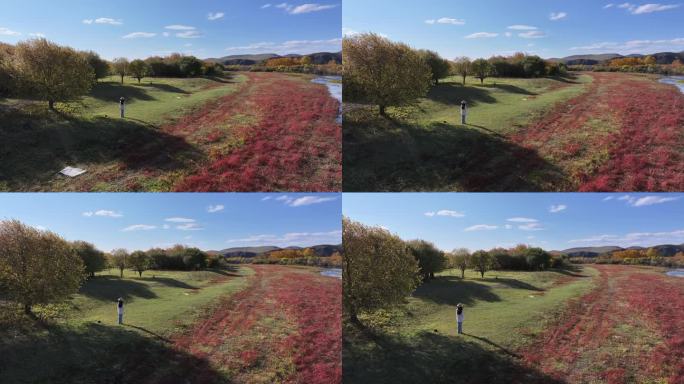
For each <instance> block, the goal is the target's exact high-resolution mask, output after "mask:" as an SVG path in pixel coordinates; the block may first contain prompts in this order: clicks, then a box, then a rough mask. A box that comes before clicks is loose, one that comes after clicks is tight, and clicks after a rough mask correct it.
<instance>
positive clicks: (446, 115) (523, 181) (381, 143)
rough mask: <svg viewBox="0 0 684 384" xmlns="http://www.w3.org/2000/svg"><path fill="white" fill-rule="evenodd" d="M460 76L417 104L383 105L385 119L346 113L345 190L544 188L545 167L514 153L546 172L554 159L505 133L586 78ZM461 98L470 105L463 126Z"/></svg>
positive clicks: (569, 94)
mask: <svg viewBox="0 0 684 384" xmlns="http://www.w3.org/2000/svg"><path fill="white" fill-rule="evenodd" d="M461 81H462V78H460V77H450V78H448V79H446V80H445V81H443V82H441V83H440V85H438V86H436V87H433V88H432V89H431V90H430V92H429V93H428V95H427V96H426V97H425V98H423V99H421V100H420V101H419V102H418V103H417V104H416V105H413V106H408V107H398V108H388V115H389V118H388V119H386V118H382V117H380V116H378V113H377V108H375V107H368V106H363V107H360V108H351V109H350V110H349V111H348V112H346V113H345V124H344V145H345V151H344V169H345V177H344V184H345V185H344V189H345V191H388V190H393V191H397V190H399V191H464V190H478V191H482V190H485V189H486V190H509V191H510V190H528V191H529V190H540V189H549V188H550V187H549V186H548V185H546V184H547V183H549V180H547V179H546V177H545V175H544V173H542V172H540V173H539V174H534V173H532V174H529V173H527V172H524V171H525V169H524V166H525V164H520V163H521V162H520V161H519V160H518V159H519V158H521V157H524V158H526V159H528V161H530V162H534V163H535V165H537V166H540V167H541V168H542V169H545V170H548V171H550V172H551V173H554V172H553V169H554V165H553V164H548V163H547V162H546V161H545V160H544V159H542V158H540V157H538V156H535V155H534V154H533V153H530V152H529V151H527V150H526V149H524V148H521V147H519V146H517V145H515V144H514V143H512V142H510V141H509V140H507V138H506V135H508V134H510V133H513V132H515V131H516V130H517V129H519V128H520V127H524V126H526V125H527V124H529V123H531V122H533V121H535V120H536V119H538V118H540V117H541V116H543V115H544V114H545V113H547V112H549V111H550V110H551V109H552V108H553V107H554V106H555V105H557V104H558V103H561V102H563V101H566V100H569V99H571V98H573V97H575V96H578V95H580V94H582V93H583V92H584V91H585V90H586V87H587V85H588V84H589V83H590V82H591V77H589V76H587V75H579V76H577V77H572V78H541V79H507V78H489V79H486V80H485V82H484V84H480V81H479V80H477V79H474V78H468V79H467V81H466V86H463V85H462V83H461ZM462 100H466V101H467V102H468V105H469V107H470V109H469V115H468V121H467V123H468V125H467V126H463V125H461V121H460V109H459V106H460V102H461V101H462ZM521 154H522V155H521ZM555 173H558V172H555Z"/></svg>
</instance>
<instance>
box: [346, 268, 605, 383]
mask: <svg viewBox="0 0 684 384" xmlns="http://www.w3.org/2000/svg"><path fill="white" fill-rule="evenodd" d="M596 275H597V272H596V271H595V270H594V269H593V268H590V267H586V268H583V269H578V270H574V271H548V272H534V273H530V272H499V271H492V272H488V273H487V274H486V275H485V279H480V278H479V274H476V273H473V272H469V271H468V272H466V279H465V280H462V279H461V278H460V271H456V270H449V271H445V272H443V273H441V274H439V275H438V276H437V278H436V279H435V280H433V281H431V282H429V283H427V284H424V285H422V286H421V287H419V288H418V289H417V290H416V291H415V292H414V294H413V295H412V297H410V298H409V299H408V302H407V303H406V304H405V305H403V306H402V307H400V308H399V309H397V310H392V311H383V312H380V313H375V314H372V315H365V316H361V317H360V318H361V320H362V322H364V323H365V324H367V325H368V324H370V325H371V328H370V329H369V330H365V331H363V330H359V329H356V328H355V327H353V326H351V325H346V326H345V340H344V354H343V364H344V377H345V383H346V382H349V383H363V382H377V383H410V382H424V381H425V380H430V381H431V382H435V383H440V382H463V383H477V382H492V383H495V382H496V383H498V382H501V383H504V382H507V381H506V378H507V377H509V376H510V375H514V374H515V375H520V374H522V375H529V377H530V378H535V379H541V380H543V379H545V378H544V376H543V375H542V374H540V373H538V372H533V371H528V368H525V367H523V366H522V365H521V364H520V363H519V361H518V360H517V356H516V351H517V350H519V349H520V348H522V347H524V346H525V345H527V344H528V343H530V342H531V341H532V340H533V339H534V337H535V336H536V335H538V334H539V333H540V332H541V331H542V330H543V328H544V325H545V323H546V322H547V321H550V320H552V319H553V317H554V313H557V311H560V310H561V309H562V308H563V304H564V303H565V302H566V301H567V300H568V299H570V298H573V297H577V296H579V295H581V294H583V293H585V292H588V291H589V289H590V288H591V287H592V286H593V280H594V277H595V276H596ZM458 303H462V304H464V306H465V312H464V315H465V320H464V332H465V333H466V334H465V335H461V336H459V335H458V334H457V331H456V320H455V311H456V304H458Z"/></svg>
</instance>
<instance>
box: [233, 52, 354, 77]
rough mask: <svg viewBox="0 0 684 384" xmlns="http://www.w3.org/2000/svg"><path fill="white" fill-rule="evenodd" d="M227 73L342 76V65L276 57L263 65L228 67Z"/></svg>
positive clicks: (307, 57) (298, 58)
mask: <svg viewBox="0 0 684 384" xmlns="http://www.w3.org/2000/svg"><path fill="white" fill-rule="evenodd" d="M225 70H227V71H250V72H290V73H308V74H315V75H341V74H342V65H341V64H338V63H337V62H336V61H335V60H330V61H329V62H328V63H326V64H314V63H313V60H312V59H311V57H309V56H302V57H276V58H273V59H268V60H266V61H264V62H263V63H259V64H251V65H226V66H225Z"/></svg>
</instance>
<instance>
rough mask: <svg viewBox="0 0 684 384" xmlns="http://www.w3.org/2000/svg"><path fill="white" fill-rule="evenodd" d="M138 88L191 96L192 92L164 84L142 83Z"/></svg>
mask: <svg viewBox="0 0 684 384" xmlns="http://www.w3.org/2000/svg"><path fill="white" fill-rule="evenodd" d="M137 86H138V87H149V88H155V89H157V90H160V91H163V92H169V93H180V94H183V95H189V94H190V92H188V91H186V90H184V89H181V88H178V87H174V86H173V85H170V84H163V83H141V84H139V85H137Z"/></svg>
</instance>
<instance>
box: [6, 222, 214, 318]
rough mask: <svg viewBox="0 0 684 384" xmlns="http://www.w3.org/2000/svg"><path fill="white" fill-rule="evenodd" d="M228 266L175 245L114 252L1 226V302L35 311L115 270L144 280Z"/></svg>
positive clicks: (20, 226)
mask: <svg viewBox="0 0 684 384" xmlns="http://www.w3.org/2000/svg"><path fill="white" fill-rule="evenodd" d="M222 266H223V261H222V258H221V257H220V256H212V255H208V254H207V253H206V252H203V251H201V250H199V249H197V248H191V247H185V246H182V245H176V246H174V247H171V248H168V249H161V248H154V249H150V250H148V251H134V252H128V251H126V250H125V249H117V250H114V251H112V252H111V253H105V252H102V251H100V250H98V249H97V248H96V247H95V246H94V245H93V244H90V243H88V242H85V241H75V242H68V241H66V240H64V239H63V238H61V237H60V236H59V235H57V234H55V233H53V232H50V231H43V230H39V229H36V228H34V227H31V226H28V225H26V224H23V223H21V222H19V221H16V220H11V221H0V300H12V301H15V302H17V303H21V304H22V306H23V307H24V311H25V312H26V313H27V314H31V310H32V308H33V306H35V305H40V304H49V303H53V302H58V301H60V300H63V299H64V298H66V297H67V296H68V295H70V294H74V293H76V292H78V289H79V288H80V286H81V285H82V284H83V282H85V281H86V280H87V279H88V278H92V277H94V276H95V274H96V273H97V272H101V271H103V270H105V269H110V268H115V269H118V270H119V271H120V276H121V277H123V272H124V270H126V269H130V270H133V271H135V272H137V273H138V276H142V274H143V272H145V271H147V270H149V269H162V270H181V271H191V270H192V271H194V270H201V269H205V268H219V267H222Z"/></svg>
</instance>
